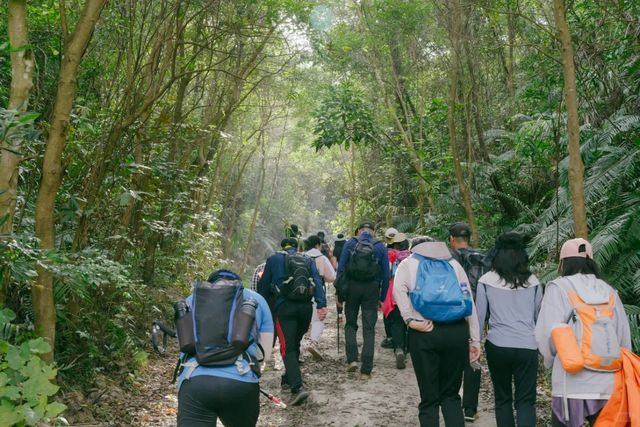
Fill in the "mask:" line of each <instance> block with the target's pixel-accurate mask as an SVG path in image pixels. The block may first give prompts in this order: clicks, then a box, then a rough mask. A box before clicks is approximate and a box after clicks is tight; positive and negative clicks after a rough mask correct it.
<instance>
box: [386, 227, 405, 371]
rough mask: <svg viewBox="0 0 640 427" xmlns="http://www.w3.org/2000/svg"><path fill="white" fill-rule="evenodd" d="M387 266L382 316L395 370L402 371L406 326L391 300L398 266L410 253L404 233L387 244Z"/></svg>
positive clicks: (397, 235) (403, 366)
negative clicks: (386, 326)
mask: <svg viewBox="0 0 640 427" xmlns="http://www.w3.org/2000/svg"><path fill="white" fill-rule="evenodd" d="M387 254H388V256H389V264H390V265H391V273H390V276H391V278H390V279H389V290H388V291H387V296H386V298H385V299H384V303H383V304H382V314H383V315H384V319H385V320H386V321H387V323H388V324H389V330H390V331H391V338H392V339H391V343H392V348H393V351H394V354H395V356H396V368H398V369H404V368H405V367H406V354H405V353H406V351H407V345H406V335H407V325H405V323H404V320H403V319H402V315H401V314H400V310H399V309H398V306H397V305H396V302H395V300H394V299H393V283H394V276H395V274H396V271H397V270H398V265H400V263H401V262H402V261H404V260H405V258H407V257H408V256H409V255H411V252H409V240H408V239H407V236H406V235H405V234H404V233H398V234H396V235H395V236H394V237H393V240H392V241H391V242H390V243H389V250H388V252H387Z"/></svg>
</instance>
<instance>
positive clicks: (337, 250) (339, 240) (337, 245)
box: [331, 233, 346, 269]
mask: <svg viewBox="0 0 640 427" xmlns="http://www.w3.org/2000/svg"><path fill="white" fill-rule="evenodd" d="M345 242H346V240H345V238H344V234H342V233H338V235H337V236H336V240H334V242H333V252H332V254H333V257H332V258H331V262H332V263H333V268H334V269H337V268H338V261H339V260H340V255H342V248H344V244H345Z"/></svg>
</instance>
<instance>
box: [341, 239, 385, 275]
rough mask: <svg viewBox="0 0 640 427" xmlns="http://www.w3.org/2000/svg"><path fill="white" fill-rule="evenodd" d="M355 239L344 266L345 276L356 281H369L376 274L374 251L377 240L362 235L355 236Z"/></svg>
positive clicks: (377, 268) (376, 265) (376, 264)
mask: <svg viewBox="0 0 640 427" xmlns="http://www.w3.org/2000/svg"><path fill="white" fill-rule="evenodd" d="M356 240H357V241H356V245H355V246H354V248H353V249H352V250H351V253H350V255H349V261H347V265H346V268H345V270H346V273H347V277H348V278H349V279H350V280H355V281H356V282H370V281H372V280H374V279H375V278H376V276H377V275H378V270H379V266H378V263H377V262H376V256H375V251H374V246H375V244H376V243H378V242H377V241H375V240H371V239H364V238H362V237H356Z"/></svg>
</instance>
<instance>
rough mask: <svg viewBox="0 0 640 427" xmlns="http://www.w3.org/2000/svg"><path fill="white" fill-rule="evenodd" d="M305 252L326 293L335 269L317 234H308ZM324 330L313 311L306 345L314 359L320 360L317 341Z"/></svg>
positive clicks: (334, 274)
mask: <svg viewBox="0 0 640 427" xmlns="http://www.w3.org/2000/svg"><path fill="white" fill-rule="evenodd" d="M305 245H306V250H307V251H306V252H305V255H307V256H308V257H310V258H311V259H313V260H314V261H315V263H316V268H317V269H318V273H319V274H320V277H321V278H322V286H323V288H324V290H325V294H326V290H327V287H326V284H327V283H333V281H334V280H336V271H335V270H334V269H333V266H332V265H331V262H330V261H329V259H328V258H327V257H326V256H325V255H324V254H323V253H322V252H320V249H321V247H322V242H321V241H320V238H319V237H318V236H309V238H308V239H307V240H306V243H305ZM323 331H324V320H320V318H319V317H318V312H317V311H315V310H314V311H313V315H312V317H311V332H310V341H311V342H310V343H309V345H307V351H308V352H309V353H311V355H312V356H313V358H314V359H316V360H322V355H321V354H320V348H319V341H320V337H321V336H322V332H323Z"/></svg>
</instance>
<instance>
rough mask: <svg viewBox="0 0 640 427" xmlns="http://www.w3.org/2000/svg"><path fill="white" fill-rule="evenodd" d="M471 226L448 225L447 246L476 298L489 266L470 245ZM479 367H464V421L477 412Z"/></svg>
mask: <svg viewBox="0 0 640 427" xmlns="http://www.w3.org/2000/svg"><path fill="white" fill-rule="evenodd" d="M470 242H471V228H469V225H467V224H466V223H464V222H458V223H455V224H453V225H452V226H451V227H449V246H450V247H451V256H453V258H454V259H455V260H456V261H458V262H459V263H460V265H462V268H464V272H465V273H466V274H467V278H468V279H469V285H471V292H472V293H473V298H474V301H475V298H476V288H477V285H478V279H479V278H480V276H482V275H483V274H484V273H486V272H487V271H488V270H489V268H488V266H486V264H485V260H484V258H485V256H484V254H483V253H482V252H480V251H478V250H477V249H474V248H472V247H470ZM480 375H481V370H480V369H473V368H472V367H471V365H470V364H468V365H467V366H466V367H465V368H464V374H463V381H462V410H463V412H464V419H465V421H469V422H473V421H474V420H475V419H476V417H477V413H478V395H479V393H480Z"/></svg>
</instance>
